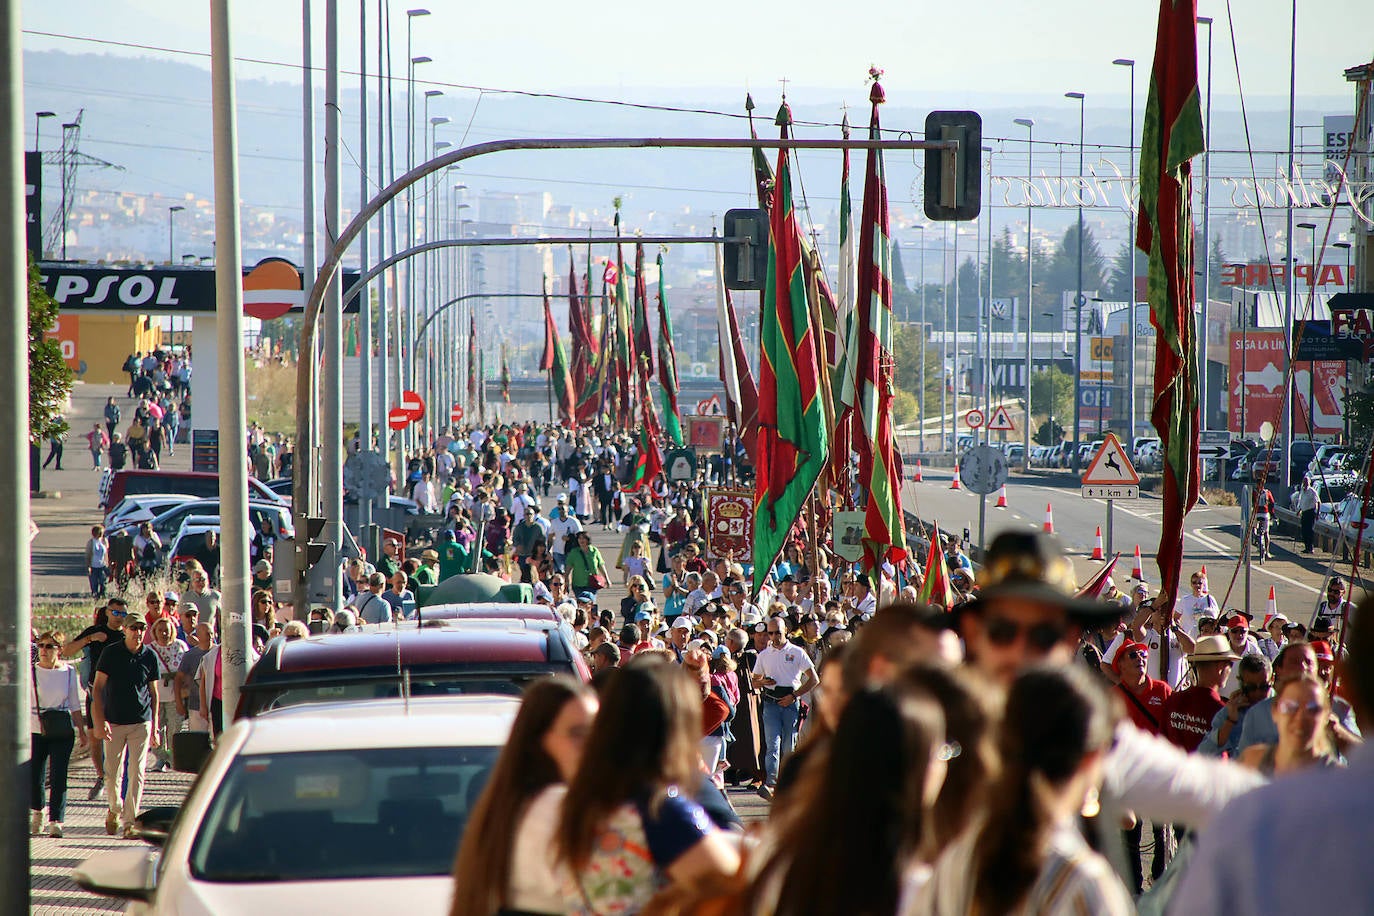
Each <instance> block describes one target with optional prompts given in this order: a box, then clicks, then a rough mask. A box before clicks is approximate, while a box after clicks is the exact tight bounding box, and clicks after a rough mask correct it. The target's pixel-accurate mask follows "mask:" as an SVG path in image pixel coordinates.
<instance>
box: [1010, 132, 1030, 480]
mask: <svg viewBox="0 0 1374 916" xmlns="http://www.w3.org/2000/svg"><path fill="white" fill-rule="evenodd" d="M1013 123H1015V124H1018V125H1020V126H1021V127H1024V128H1025V129H1026V428H1025V430H1024V431H1023V435H1022V438H1023V440H1024V444H1023V449H1024V450H1023V452H1022V454H1021V464H1022V467H1024V468H1025V469H1026V470H1030V452H1031V429H1030V427H1031V353H1032V351H1033V350H1034V346H1033V345H1032V344H1031V326H1032V317H1031V316H1032V315H1034V314H1035V313H1034V312H1032V311H1031V307H1032V305H1033V304H1034V303H1033V301H1032V299H1031V296H1032V295H1033V293H1034V290H1035V243H1034V242H1033V241H1032V240H1031V196H1030V187H1031V183H1032V182H1033V181H1034V180H1035V172H1034V169H1033V166H1034V161H1035V119H1033V118H1014V119H1013Z"/></svg>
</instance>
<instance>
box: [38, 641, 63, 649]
mask: <svg viewBox="0 0 1374 916" xmlns="http://www.w3.org/2000/svg"><path fill="white" fill-rule="evenodd" d="M38 648H40V649H60V648H62V647H61V646H59V645H58V644H57V643H55V642H40V643H39V644H38Z"/></svg>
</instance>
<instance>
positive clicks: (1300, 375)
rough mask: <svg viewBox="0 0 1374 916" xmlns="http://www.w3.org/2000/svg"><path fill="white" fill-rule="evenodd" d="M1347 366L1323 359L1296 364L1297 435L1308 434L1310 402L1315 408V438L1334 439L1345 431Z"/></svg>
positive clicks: (1294, 377)
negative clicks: (1333, 437)
mask: <svg viewBox="0 0 1374 916" xmlns="http://www.w3.org/2000/svg"><path fill="white" fill-rule="evenodd" d="M1345 380H1346V369H1345V363H1344V362H1342V361H1340V360H1335V359H1330V360H1319V361H1317V362H1314V363H1294V364H1293V435H1294V436H1305V435H1307V422H1308V420H1307V417H1308V406H1307V405H1308V399H1309V397H1310V398H1311V400H1312V401H1314V402H1315V407H1314V408H1313V409H1312V411H1311V414H1312V435H1314V436H1332V435H1335V434H1336V433H1339V432H1343V431H1344V430H1345Z"/></svg>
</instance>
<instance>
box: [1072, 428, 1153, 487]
mask: <svg viewBox="0 0 1374 916" xmlns="http://www.w3.org/2000/svg"><path fill="white" fill-rule="evenodd" d="M1139 483H1140V475H1139V474H1137V473H1136V472H1135V467H1134V466H1132V464H1131V459H1129V458H1127V457H1126V449H1124V448H1122V446H1121V440H1120V439H1118V438H1117V437H1116V434H1115V433H1107V438H1105V439H1103V440H1102V447H1101V448H1099V449H1098V450H1097V454H1096V455H1094V456H1093V460H1092V461H1090V462H1088V469H1087V470H1086V471H1084V472H1083V486H1085V487H1087V486H1099V487H1101V486H1134V485H1136V484H1139Z"/></svg>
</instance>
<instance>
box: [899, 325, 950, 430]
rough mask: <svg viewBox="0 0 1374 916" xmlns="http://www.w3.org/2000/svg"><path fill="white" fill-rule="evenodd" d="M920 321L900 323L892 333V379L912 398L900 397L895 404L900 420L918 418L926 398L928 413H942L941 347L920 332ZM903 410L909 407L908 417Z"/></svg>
mask: <svg viewBox="0 0 1374 916" xmlns="http://www.w3.org/2000/svg"><path fill="white" fill-rule="evenodd" d="M919 328H920V326H919V325H906V326H899V327H898V328H897V329H896V331H895V332H894V333H893V336H892V351H893V352H892V355H893V363H894V365H895V366H896V375H895V377H894V379H893V382H894V383H895V386H896V390H897V391H898V392H899V393H901V394H905V395H906V397H907V398H910V401H903V400H902V399H900V398H898V399H897V400H898V401H899V403H898V404H897V405H895V408H901V409H900V410H898V409H895V408H894V413H896V414H897V421H898V422H899V423H911V422H915V421H916V420H917V419H918V418H919V417H920V414H921V407H922V398H924V407H925V416H926V417H927V418H929V417H934V416H939V413H940V378H941V374H942V373H941V363H940V348H939V347H936V346H933V345H931V344H930V343H929V342H928V341H927V340H926V339H925V338H924V336H923V335H922V334H921V332H920V329H919ZM922 347H924V349H925V370H926V372H925V377H924V378H922V377H921V350H922ZM903 411H910V412H911V415H910V416H908V417H904V416H902V412H903Z"/></svg>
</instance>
